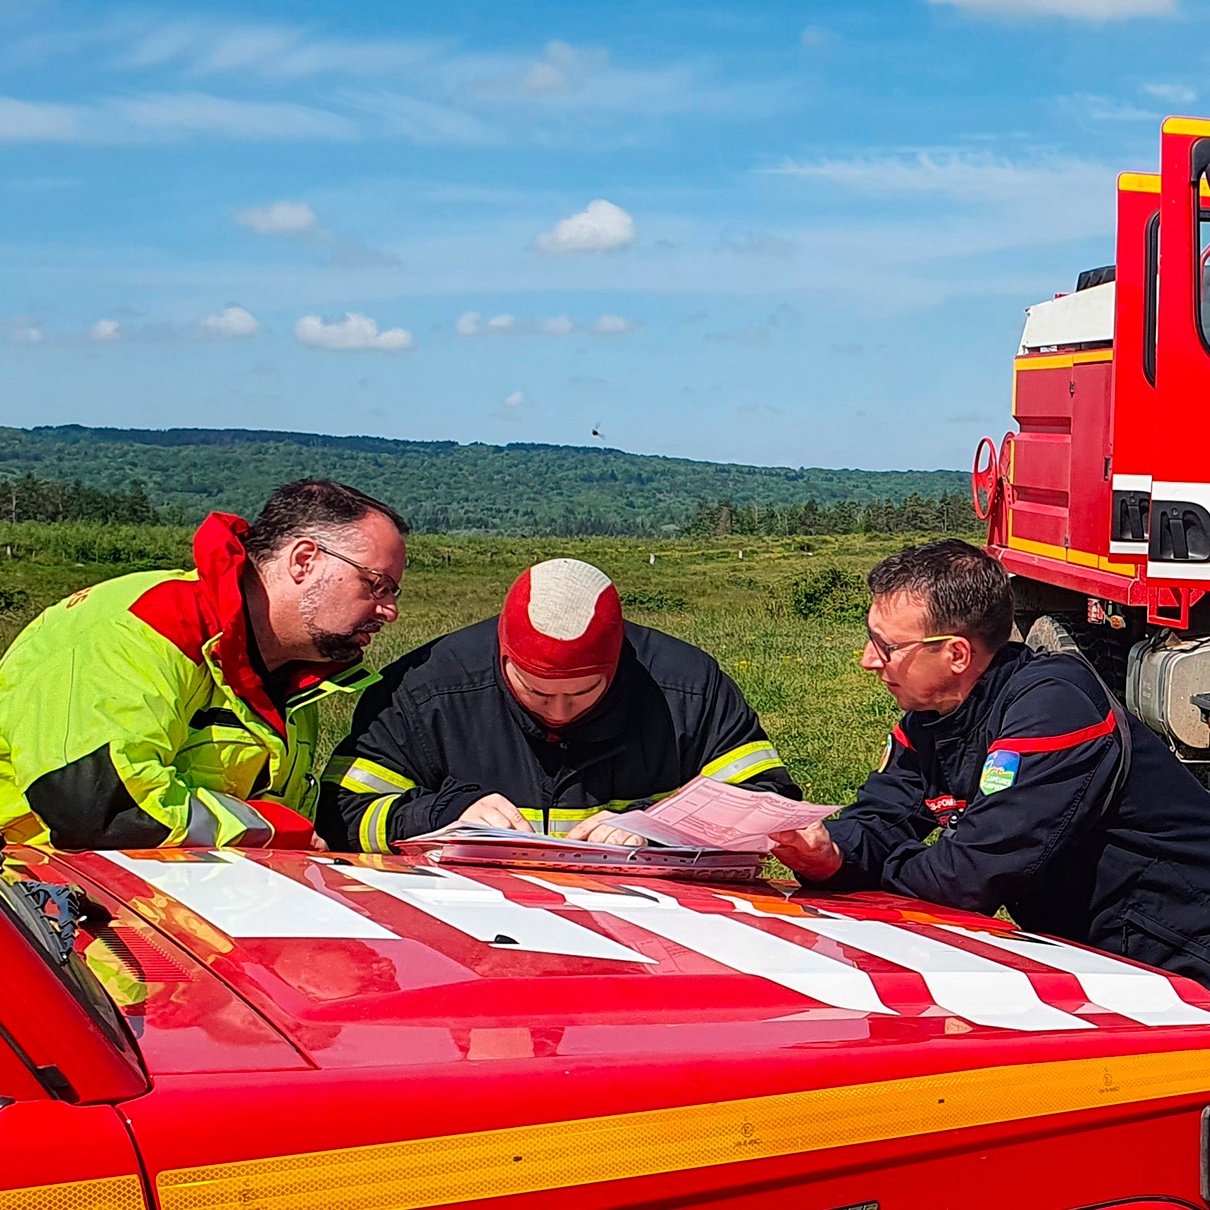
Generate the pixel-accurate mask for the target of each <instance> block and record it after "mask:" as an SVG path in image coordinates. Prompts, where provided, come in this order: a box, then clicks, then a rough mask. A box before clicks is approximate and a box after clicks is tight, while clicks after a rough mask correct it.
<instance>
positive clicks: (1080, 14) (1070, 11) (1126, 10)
mask: <svg viewBox="0 0 1210 1210" xmlns="http://www.w3.org/2000/svg"><path fill="white" fill-rule="evenodd" d="M929 3H930V4H935V5H940V4H948V5H950V6H951V7H953V8H957V9H961V10H962V11H963V12H968V13H971V14H973V15H975V16H995V17H1071V18H1073V19H1075V20H1077V21H1122V20H1126V19H1127V18H1130V17H1172V16H1175V15H1176V12H1177V0H929Z"/></svg>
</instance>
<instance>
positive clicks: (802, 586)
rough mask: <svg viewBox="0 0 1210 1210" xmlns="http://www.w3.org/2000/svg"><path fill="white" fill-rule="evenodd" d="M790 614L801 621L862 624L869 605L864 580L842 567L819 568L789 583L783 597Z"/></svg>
mask: <svg viewBox="0 0 1210 1210" xmlns="http://www.w3.org/2000/svg"><path fill="white" fill-rule="evenodd" d="M786 596H787V604H788V605H789V607H790V611H791V612H792V613H796V614H798V616H799V617H801V618H828V619H830V620H832V621H836V622H863V621H865V616H866V611H867V610H868V609H869V606H870V594H869V591H868V590H867V588H866V586H865V581H864V580H863V579H862V578H861V576H859V575H857V573H856V572H852V571H846V570H845V569H844V568H842V567H820V568H819V569H818V570H814V571H811V572H808V573H807V575H805V576H800V577H799V578H798V579H796V580H793V581H791V583H790V586H789V590H788V592H787V594H786Z"/></svg>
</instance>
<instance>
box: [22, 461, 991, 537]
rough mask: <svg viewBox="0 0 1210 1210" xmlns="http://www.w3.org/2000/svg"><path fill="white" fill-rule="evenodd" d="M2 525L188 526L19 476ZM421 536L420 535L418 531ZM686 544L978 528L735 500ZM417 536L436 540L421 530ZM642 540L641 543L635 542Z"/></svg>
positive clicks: (172, 515)
mask: <svg viewBox="0 0 1210 1210" xmlns="http://www.w3.org/2000/svg"><path fill="white" fill-rule="evenodd" d="M0 519H3V520H4V521H10V522H13V523H14V524H15V523H17V522H22V521H42V522H51V523H54V522H67V521H91V522H101V523H102V524H114V525H186V524H189V523H190V521H191V519H188V518H185V517H183V516H181V515H180V513H179V510H178V509H176V508H171V507H170V508H167V509H157V508H155V507H154V506H153V505H152V503H151V500H150V499H149V498H148V496H147V492H146V489H145V488H144V487H143V485H142V484H140V483H132V484H130V486H129V487H127V488H124V489H119V490H118V491H112V492H109V491H104V490H103V489H101V488H95V487H85V486H84V485H83V484H82V483H81V482H80V481H79V480H75V481H73V482H71V483H64V482H61V481H59V480H54V479H39V478H37V477H36V476H35V475H31V474H25V475H22V476H21V477H20V478H17V479H8V480H0ZM418 528H419V527H418ZM678 528H679V529H680V533H681V534H682V535H684V536H686V537H693V536H700V537H718V538H721V537H727V536H728V535H731V534H735V535H738V536H743V535H746V534H752V535H763V536H770V537H779V536H791V535H800V534H801V535H803V536H808V535H811V534H856V533H871V534H875V533H877V534H901V533H903V534H906V533H971V532H973V531H975V530H976V529H978V528H979V522H978V521H977V520H976V518H975V514H974V512H973V511H972V509H971V505H970V500H969V499H968V498H966V497H962V496H958V495H955V494H952V493H950V492H943V493H942V494H941V495H940V496H939V497H938V498H937V499H935V500H930V499H926V498H925V497H923V496H920V495H919V494H918V493H915V492H913V493H912V494H911V495H910V496H908V498H907V499H906V500H904V501H903V502H902V503H899V504H897V503H896V502H895V501H894V500H889V499H888V500H872V501H868V502H865V503H858V502H857V501H855V500H841V501H839V502H838V503H836V504H833V505H821V504H820V503H819V502H818V501H817V500H808V501H806V502H805V503H804V504H801V505H788V506H786V507H784V508H779V507H776V506H774V507H770V508H761V507H760V506H759V505H739V504H736V503H735V501H733V500H721V501H717V502H712V501H708V500H699V501H698V506H697V511H696V512H695V513H694V515H693V517H692V518H691V520H690V521H689V523H688V524H687V525H685V526H684V527H678ZM422 532H430V533H442V532H447V531H443V530H432V529H426V530H422ZM547 536H553V537H590V536H626V535H614V534H606V535H602V534H601V533H600V532H599V531H596V530H583V531H581V532H580V533H561V534H553V533H552V534H549V535H547ZM636 536H642V535H636Z"/></svg>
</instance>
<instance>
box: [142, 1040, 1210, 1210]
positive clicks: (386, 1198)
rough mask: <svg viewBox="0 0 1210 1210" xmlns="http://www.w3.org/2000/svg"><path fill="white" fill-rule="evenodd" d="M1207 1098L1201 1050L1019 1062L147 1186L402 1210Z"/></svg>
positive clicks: (179, 1175) (215, 1198) (1208, 1056)
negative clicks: (1168, 1099) (1203, 1095)
mask: <svg viewBox="0 0 1210 1210" xmlns="http://www.w3.org/2000/svg"><path fill="white" fill-rule="evenodd" d="M1207 1090H1210V1051H1206V1050H1195V1051H1178V1052H1175V1053H1167V1054H1140V1055H1120V1056H1116V1057H1111V1058H1095V1059H1073V1060H1068V1061H1066V1062H1059V1063H1027V1064H1021V1065H1020V1066H1015V1067H987V1068H982V1069H980V1070H977V1071H959V1072H947V1073H945V1074H941V1075H931V1076H916V1077H911V1078H908V1079H901V1080H884V1081H880V1082H877V1083H872V1084H856V1085H848V1086H845V1087H841V1088H820V1089H813V1090H811V1091H807V1092H791V1093H779V1094H776V1095H773V1096H764V1097H750V1098H747V1099H744V1100H737V1101H724V1102H715V1103H711V1104H707V1105H689V1106H684V1107H680V1108H675V1109H655V1110H648V1111H646V1112H641V1113H627V1114H614V1115H611V1116H608V1117H600V1118H582V1119H577V1120H573V1121H565V1122H542V1123H539V1124H536V1125H532V1126H514V1127H508V1128H505V1129H502V1130H487V1131H482V1132H478V1133H474V1134H455V1135H445V1136H443V1137H440V1138H427V1139H410V1140H408V1141H406V1142H399V1143H383V1144H378V1145H375V1146H370V1147H356V1148H349V1149H345V1150H340V1151H320V1152H309V1153H304V1154H301V1155H289V1156H281V1157H275V1158H273V1159H263V1160H248V1161H243V1162H239V1163H231V1164H214V1165H209V1166H207V1167H200V1168H184V1169H178V1170H175V1171H165V1172H161V1173H160V1174H159V1176H158V1177H157V1179H156V1186H157V1191H158V1193H159V1197H160V1204H161V1206H162V1208H163V1210H228V1208H229V1210H235V1208H237V1207H238V1208H240V1210H244V1208H245V1207H247V1206H248V1205H265V1206H268V1205H274V1206H296V1205H317V1206H319V1205H331V1204H334V1202H335V1200H336V1199H339V1204H340V1205H341V1206H342V1207H344V1208H345V1210H412V1208H414V1207H421V1206H449V1205H454V1204H457V1203H460V1202H467V1201H477V1200H480V1199H482V1198H493V1197H506V1196H509V1195H516V1194H522V1193H533V1192H537V1191H539V1190H549V1189H569V1188H574V1187H576V1186H579V1185H591V1184H597V1183H599V1182H602V1181H618V1180H626V1179H629V1178H634V1177H643V1176H654V1175H657V1174H659V1173H667V1172H681V1171H685V1170H689V1169H694V1168H708V1167H714V1166H716V1165H721V1164H734V1163H740V1162H743V1161H746V1160H757V1159H769V1158H773V1157H776V1156H784V1155H794V1154H797V1153H803V1152H813V1151H825V1150H830V1149H832V1148H838V1147H852V1146H856V1145H859V1144H862V1143H874V1142H879V1141H882V1140H886V1139H902V1138H912V1137H917V1136H926V1135H933V1134H942V1133H946V1132H949V1131H953V1130H963V1129H966V1128H968V1127H972V1126H990V1125H999V1124H1002V1123H1006V1122H1016V1121H1023V1120H1026V1119H1031V1118H1040V1117H1050V1116H1053V1115H1056V1114H1063V1113H1076V1112H1078V1111H1080V1110H1087V1109H1104V1108H1109V1107H1115V1106H1120V1105H1132V1104H1138V1103H1139V1102H1143V1101H1155V1100H1159V1099H1161V1098H1164V1097H1175V1096H1184V1095H1189V1094H1193V1093H1204V1092H1206V1091H1207ZM569 1157H574V1161H572V1162H569Z"/></svg>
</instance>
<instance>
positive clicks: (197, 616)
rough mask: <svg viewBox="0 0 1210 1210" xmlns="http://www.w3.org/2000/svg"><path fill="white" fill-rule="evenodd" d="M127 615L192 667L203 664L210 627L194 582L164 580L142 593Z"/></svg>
mask: <svg viewBox="0 0 1210 1210" xmlns="http://www.w3.org/2000/svg"><path fill="white" fill-rule="evenodd" d="M130 612H131V613H133V614H134V616H135V617H136V618H139V619H141V620H142V621H144V622H146V623H147V625H148V626H150V627H151V628H152V630H154V631H155V632H156V633H157V634H161V635H163V636H164V638H166V639H167V640H168V641H169V642H170V643H171V644H172V645H173V646H174V647H177V648H178V649H179V650H181V651H182V652H184V654H185V655H187V656H188V657H189V658H190V659H191V660H192V661H193V662H194V663H195V664H200V663H201V662H202V646H203V645H204V644H205V642H206V640H207V639H208V638H209V637H210V627H209V625H208V623H207V619H206V615H205V611H204V609H203V603H202V599H201V596H200V594H199V592H198V583H197V581H196V580H165V581H164V582H163V583H162V584H157V585H156V586H155V587H154V588H149V589H148V590H147V591H146V592H145V593H143V595H142V596H141V597H139V599H138V600H137V601H135V602H134V604H133V605H131V607H130Z"/></svg>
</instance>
